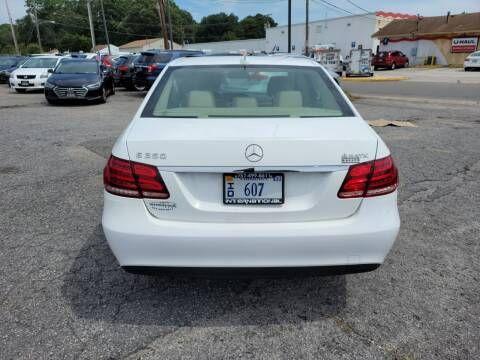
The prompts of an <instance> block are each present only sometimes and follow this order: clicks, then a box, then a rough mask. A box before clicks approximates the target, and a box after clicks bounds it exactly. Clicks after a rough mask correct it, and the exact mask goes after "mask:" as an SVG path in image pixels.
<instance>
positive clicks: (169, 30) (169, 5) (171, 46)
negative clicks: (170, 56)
mask: <svg viewBox="0 0 480 360" xmlns="http://www.w3.org/2000/svg"><path fill="white" fill-rule="evenodd" d="M166 1H167V17H168V32H169V37H170V50H173V34H172V16H171V14H172V9H171V7H172V5H171V3H170V0H166Z"/></svg>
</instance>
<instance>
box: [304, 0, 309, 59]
mask: <svg viewBox="0 0 480 360" xmlns="http://www.w3.org/2000/svg"><path fill="white" fill-rule="evenodd" d="M308 5H309V0H305V55H306V56H308V54H309V50H308V36H309V32H310V28H309V26H310V25H309V23H308V10H309V9H308Z"/></svg>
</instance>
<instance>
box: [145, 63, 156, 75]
mask: <svg viewBox="0 0 480 360" xmlns="http://www.w3.org/2000/svg"><path fill="white" fill-rule="evenodd" d="M157 68H158V66H157V65H156V64H152V65H148V66H147V72H149V73H151V72H154V71H155V70H157Z"/></svg>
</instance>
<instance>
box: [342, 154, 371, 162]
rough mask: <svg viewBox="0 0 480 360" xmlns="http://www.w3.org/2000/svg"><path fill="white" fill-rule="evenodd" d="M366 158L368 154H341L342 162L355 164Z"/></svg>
mask: <svg viewBox="0 0 480 360" xmlns="http://www.w3.org/2000/svg"><path fill="white" fill-rule="evenodd" d="M365 159H368V154H365V153H360V154H343V155H342V164H356V163H359V162H362V161H363V160H365Z"/></svg>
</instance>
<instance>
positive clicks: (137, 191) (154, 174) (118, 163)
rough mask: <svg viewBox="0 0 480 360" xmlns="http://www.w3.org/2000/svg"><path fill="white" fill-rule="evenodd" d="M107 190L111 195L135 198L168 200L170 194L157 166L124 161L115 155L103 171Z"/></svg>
mask: <svg viewBox="0 0 480 360" xmlns="http://www.w3.org/2000/svg"><path fill="white" fill-rule="evenodd" d="M103 183H104V185H105V190H106V191H107V192H109V193H111V194H114V195H119V196H125V197H133V198H154V199H168V198H169V197H170V193H169V192H168V189H167V187H166V186H165V183H164V182H163V179H162V177H161V176H160V173H159V172H158V169H157V168H156V167H155V166H152V165H148V164H141V163H137V162H133V161H129V160H123V159H120V158H117V157H115V156H113V155H111V156H110V159H108V162H107V165H106V166H105V169H104V170H103Z"/></svg>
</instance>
